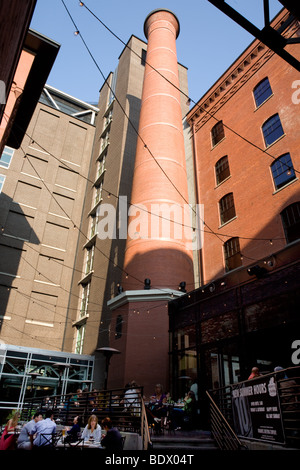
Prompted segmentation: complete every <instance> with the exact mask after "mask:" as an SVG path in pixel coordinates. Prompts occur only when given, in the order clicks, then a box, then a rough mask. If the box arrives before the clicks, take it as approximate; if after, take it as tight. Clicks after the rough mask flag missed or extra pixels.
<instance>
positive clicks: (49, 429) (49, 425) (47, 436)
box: [30, 409, 56, 448]
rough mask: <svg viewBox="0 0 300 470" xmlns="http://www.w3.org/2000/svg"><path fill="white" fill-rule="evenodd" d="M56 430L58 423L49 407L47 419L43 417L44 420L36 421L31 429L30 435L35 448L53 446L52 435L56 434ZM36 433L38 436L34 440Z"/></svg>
mask: <svg viewBox="0 0 300 470" xmlns="http://www.w3.org/2000/svg"><path fill="white" fill-rule="evenodd" d="M55 432H56V423H55V421H54V420H53V411H52V410H51V409H49V410H47V411H46V419H42V421H38V422H37V423H35V425H34V426H33V428H32V429H31V431H30V436H31V439H32V441H33V448H34V447H45V446H51V444H52V441H51V435H53V434H55ZM34 434H36V437H35V439H34V440H33V436H34Z"/></svg>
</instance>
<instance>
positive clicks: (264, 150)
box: [62, 0, 300, 173]
mask: <svg viewBox="0 0 300 470" xmlns="http://www.w3.org/2000/svg"><path fill="white" fill-rule="evenodd" d="M62 2H63V0H62ZM79 5H80V6H82V7H85V8H86V10H87V11H88V12H89V13H90V14H91V15H92V16H94V18H96V19H97V21H99V23H100V24H101V25H102V26H104V28H106V29H107V31H109V32H110V33H111V34H112V35H113V36H114V37H115V38H116V39H118V41H120V42H121V43H122V44H123V45H124V46H125V47H126V48H128V49H129V50H130V51H131V52H132V53H133V54H135V55H136V56H137V57H139V58H140V59H141V56H140V55H139V54H138V53H137V52H136V51H134V50H133V49H132V48H131V47H130V46H129V45H128V43H125V42H124V41H123V40H122V39H121V38H120V37H119V36H118V35H117V34H116V33H114V32H113V31H112V29H111V28H109V27H108V26H107V25H106V24H105V23H104V22H103V21H102V20H101V19H100V18H99V17H98V16H97V15H96V14H95V13H94V12H92V11H91V10H90V9H89V8H88V7H87V6H86V4H85V3H84V2H81V1H80V2H79ZM74 24H75V23H74ZM143 60H144V62H145V64H147V65H148V66H149V67H150V68H152V70H154V71H155V72H156V73H157V74H158V75H160V76H161V77H162V78H163V79H164V80H166V81H167V82H168V83H169V84H170V85H172V86H173V87H174V88H176V90H177V91H179V92H180V93H181V94H182V95H183V96H184V97H185V98H186V99H187V101H189V102H190V103H194V105H196V106H197V107H198V108H199V110H200V111H204V112H205V113H206V114H208V115H209V116H210V117H212V118H213V119H215V120H216V121H217V122H219V119H217V118H216V117H215V116H214V115H213V114H211V113H210V112H209V111H207V109H205V108H204V107H203V108H201V107H200V106H199V105H198V104H197V102H196V101H194V100H193V99H192V98H191V97H190V96H188V95H187V94H186V93H185V92H184V91H183V90H181V89H180V88H179V87H177V86H176V85H175V84H174V83H173V82H172V81H171V80H169V79H168V78H167V77H165V76H164V75H163V74H162V73H161V72H159V70H157V69H156V68H155V67H153V66H152V65H151V64H150V63H149V62H147V57H146V59H143ZM223 126H224V127H225V128H226V129H228V130H230V131H231V132H233V133H234V134H235V135H237V136H238V137H240V138H241V139H243V140H244V141H245V142H247V143H248V144H250V145H252V146H253V147H255V148H256V149H258V150H260V151H261V152H263V153H265V154H266V155H268V156H269V157H271V158H272V159H273V160H276V159H277V157H274V156H273V155H271V154H270V153H269V152H268V151H267V149H262V148H261V147H259V146H258V145H256V144H255V143H254V142H252V141H250V140H249V139H247V138H245V137H244V136H242V135H241V134H239V133H238V132H237V131H235V130H234V129H232V128H231V127H230V126H228V125H226V124H224V122H223ZM286 166H287V169H288V170H289V169H290V167H289V166H288V165H286ZM294 171H295V172H296V173H300V171H299V170H297V169H295V168H294Z"/></svg>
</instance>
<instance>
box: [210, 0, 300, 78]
mask: <svg viewBox="0 0 300 470" xmlns="http://www.w3.org/2000/svg"><path fill="white" fill-rule="evenodd" d="M208 1H209V3H211V4H212V5H214V6H215V7H216V8H218V9H219V10H220V11H222V12H223V13H225V15H227V16H228V17H229V18H231V19H232V20H233V21H235V22H236V23H237V24H239V25H240V26H242V28H244V29H245V30H246V31H248V33H250V34H252V36H254V37H256V38H257V39H259V41H261V42H262V43H263V44H265V45H266V46H267V47H268V48H269V49H271V50H272V51H274V52H275V53H276V54H277V55H278V56H280V57H281V58H282V59H283V60H285V61H286V62H287V63H288V64H290V65H291V66H292V67H294V68H295V69H296V70H298V72H300V62H299V61H298V60H297V59H296V58H295V57H293V56H292V55H291V54H289V52H287V51H286V50H284V47H285V46H286V45H287V44H292V43H298V42H299V41H298V39H297V40H296V41H291V40H288V39H286V38H284V37H283V36H282V35H281V34H280V33H279V32H278V31H276V30H275V29H273V28H272V27H271V26H270V24H269V0H264V19H265V26H264V28H262V29H261V30H260V29H259V28H257V27H256V26H255V25H254V24H252V23H251V22H250V21H249V20H247V19H246V18H245V17H244V16H243V15H241V14H240V13H238V12H237V11H236V10H235V9H234V8H232V7H231V6H230V5H228V4H227V3H226V2H225V0H208Z"/></svg>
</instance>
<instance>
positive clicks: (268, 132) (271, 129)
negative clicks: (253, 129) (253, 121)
mask: <svg viewBox="0 0 300 470" xmlns="http://www.w3.org/2000/svg"><path fill="white" fill-rule="evenodd" d="M262 131H263V134H264V139H265V144H266V147H268V146H269V145H271V144H273V142H275V140H277V139H279V137H281V136H282V135H283V133H284V132H283V128H282V125H281V121H280V117H279V115H278V114H274V116H272V117H270V118H269V119H268V120H267V121H266V122H265V123H264V124H263V125H262Z"/></svg>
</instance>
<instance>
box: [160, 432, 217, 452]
mask: <svg viewBox="0 0 300 470" xmlns="http://www.w3.org/2000/svg"><path fill="white" fill-rule="evenodd" d="M151 442H152V444H153V449H172V450H174V449H178V450H188V449H190V450H193V449H194V450H217V449H218V446H217V445H216V442H215V441H214V439H212V437H211V435H210V433H203V432H201V431H198V432H197V431H196V432H189V431H187V432H184V431H181V432H177V431H175V433H174V432H168V431H165V432H164V434H162V435H159V436H157V435H152V436H151Z"/></svg>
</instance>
